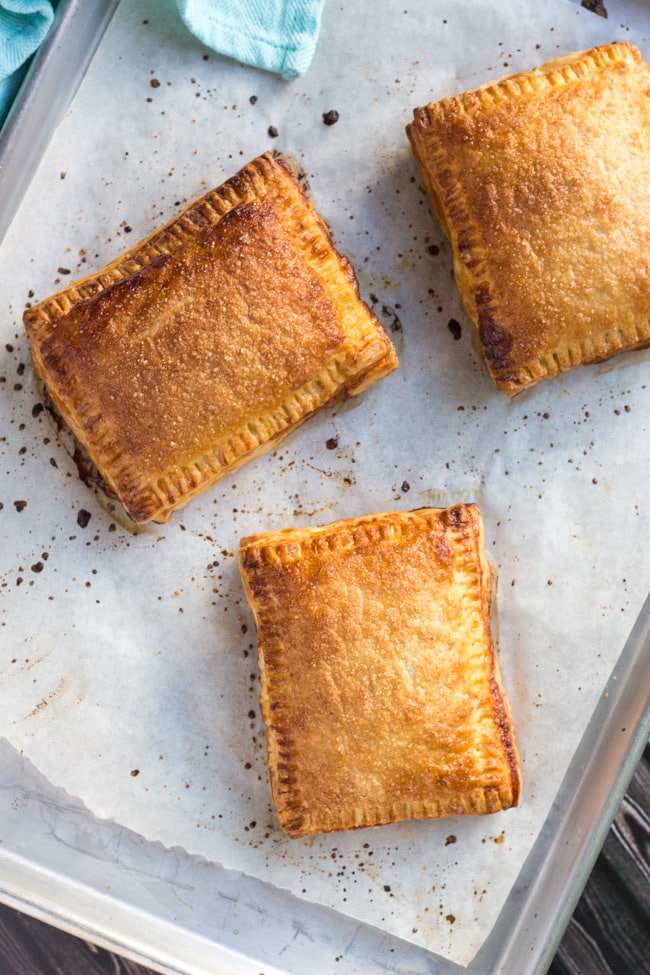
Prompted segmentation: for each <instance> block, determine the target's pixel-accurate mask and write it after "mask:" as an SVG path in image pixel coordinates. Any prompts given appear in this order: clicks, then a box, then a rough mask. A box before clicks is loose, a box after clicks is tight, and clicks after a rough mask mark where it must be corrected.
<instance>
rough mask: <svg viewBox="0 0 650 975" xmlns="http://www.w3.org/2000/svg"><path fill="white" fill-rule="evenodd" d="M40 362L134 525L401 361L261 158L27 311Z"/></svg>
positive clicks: (291, 181) (292, 186)
mask: <svg viewBox="0 0 650 975" xmlns="http://www.w3.org/2000/svg"><path fill="white" fill-rule="evenodd" d="M24 323H25V328H26V331H27V334H28V336H29V339H30V344H31V349H32V354H33V358H34V363H35V366H36V370H37V372H38V373H39V375H40V376H41V378H42V379H43V380H44V382H45V385H46V387H47V390H48V392H49V394H50V396H51V397H52V399H53V401H54V403H55V405H56V407H57V409H58V411H59V412H60V414H61V416H62V417H63V419H64V420H65V422H66V423H67V424H68V426H69V427H70V428H71V430H72V431H73V433H74V434H75V435H76V437H77V438H78V440H79V441H80V442H81V444H82V445H83V446H84V447H85V449H86V451H87V452H88V454H89V455H90V458H91V460H92V461H93V462H94V464H95V465H96V467H97V468H98V470H99V472H100V474H101V475H102V477H103V479H104V481H105V482H106V484H107V486H108V487H109V489H111V490H112V491H113V492H114V493H115V494H116V495H117V497H118V498H119V500H120V501H121V503H122V504H123V506H124V508H125V509H126V511H127V513H128V514H129V515H130V516H131V518H132V519H133V520H134V521H136V522H147V521H151V520H154V521H159V522H162V521H165V520H166V519H167V518H168V517H169V515H170V513H171V512H172V511H173V510H174V509H175V508H178V507H179V506H181V505H183V504H185V503H186V502H187V501H188V500H189V499H190V498H191V497H193V496H194V495H196V494H198V493H199V492H201V491H204V490H205V489H206V488H208V487H210V486H211V485H212V484H214V483H215V481H217V480H218V479H219V478H220V477H222V476H223V475H224V474H226V473H228V472H230V471H233V470H235V469H236V468H237V467H239V466H240V465H241V464H242V463H243V462H244V461H247V460H249V459H250V458H252V457H254V456H256V455H257V454H259V453H261V452H262V451H265V450H268V449H269V448H270V447H272V446H273V445H275V444H276V443H278V441H279V440H281V439H282V438H283V437H285V436H286V435H287V434H288V433H289V432H290V431H291V430H293V429H294V428H295V427H296V426H298V425H299V424H300V423H302V422H303V421H304V420H305V419H306V418H307V417H308V416H310V414H313V413H314V412H315V411H317V410H319V409H320V408H321V407H323V406H325V405H330V404H332V403H334V402H336V401H338V400H341V399H344V398H345V397H347V396H352V395H355V394H357V393H360V392H361V391H362V390H364V389H365V388H366V387H367V386H369V385H370V384H371V383H373V382H375V381H376V380H377V379H380V378H381V377H383V376H385V375H387V374H388V373H389V372H391V371H392V370H393V369H394V368H395V367H396V366H397V359H396V356H395V352H394V349H393V347H392V344H391V342H390V340H389V338H388V336H387V335H386V333H385V332H384V330H383V328H382V327H381V325H380V323H379V322H378V320H377V319H376V317H375V316H374V315H373V314H372V312H371V311H370V309H369V308H368V307H367V306H366V305H365V304H364V303H363V302H362V301H361V299H360V297H359V291H358V286H357V282H356V278H355V275H354V273H353V271H352V268H351V266H350V264H349V262H348V261H347V260H346V259H345V258H344V257H343V256H342V255H341V254H339V253H338V252H337V250H336V249H335V247H334V245H333V243H332V240H331V238H330V235H329V233H328V230H327V228H326V226H325V224H324V222H323V220H322V219H321V218H320V216H319V215H318V213H317V212H316V210H315V209H314V207H313V206H312V204H311V203H310V202H309V200H308V199H307V197H306V195H305V193H304V192H303V189H302V186H301V184H300V182H299V180H298V178H297V177H296V175H294V173H293V171H292V170H291V168H290V167H289V166H288V164H286V163H285V161H284V160H283V159H281V158H276V157H275V156H272V155H270V154H266V155H263V156H260V157H258V158H257V159H255V160H253V161H252V162H251V163H250V164H249V165H247V166H245V167H244V168H243V169H242V170H241V171H240V172H239V173H238V174H237V175H235V176H234V177H233V178H231V179H229V180H228V181H227V182H226V183H224V184H223V185H222V186H220V187H219V188H218V189H214V190H212V191H211V192H209V193H207V194H206V195H205V196H203V197H202V198H200V199H198V200H196V201H195V202H194V203H192V204H191V205H190V206H189V207H188V208H186V209H185V210H184V212H183V213H181V214H180V215H179V216H177V217H176V218H175V219H174V220H172V221H171V223H168V224H167V225H166V226H164V227H163V228H162V229H160V230H158V231H157V232H156V233H154V234H153V235H152V236H150V237H148V238H147V239H145V240H143V241H141V242H140V243H139V244H137V245H136V246H135V247H134V248H133V249H131V250H129V251H128V252H127V253H126V254H123V255H122V256H120V257H119V258H118V259H117V260H116V261H114V262H113V263H112V264H109V265H108V266H107V267H105V268H104V269H103V270H102V271H100V272H99V273H97V274H94V275H92V276H90V277H87V278H84V279H83V280H81V281H78V282H75V283H74V284H72V285H71V286H70V287H69V288H66V290H65V291H62V292H60V293H59V294H57V295H54V296H53V297H51V298H49V299H47V300H46V301H43V302H41V303H40V304H38V305H36V306H34V307H32V308H30V309H28V310H27V311H26V312H25V315H24Z"/></svg>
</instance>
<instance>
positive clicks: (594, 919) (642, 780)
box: [0, 745, 650, 975]
mask: <svg viewBox="0 0 650 975" xmlns="http://www.w3.org/2000/svg"><path fill="white" fill-rule="evenodd" d="M0 975H150V973H149V972H148V970H147V969H145V968H143V967H142V966H141V965H136V964H134V963H133V962H131V961H128V960H126V959H124V958H120V957H118V956H117V955H114V954H112V953H111V952H108V951H104V950H103V949H101V948H97V947H95V946H94V945H92V944H89V943H88V942H86V941H82V940H80V939H78V938H74V937H71V936H70V935H68V934H64V933H63V932H62V931H59V930H57V929H55V928H51V927H49V926H48V925H46V924H43V923H42V922H40V921H36V920H34V919H33V918H31V917H27V916H26V915H23V914H19V913H18V912H16V911H13V910H11V909H10V908H8V907H5V906H4V905H0ZM214 975H219V973H218V972H215V973H214ZM332 975H335V973H334V972H333V973H332ZM549 975H650V745H649V746H648V747H647V748H646V750H645V753H644V755H643V758H642V760H641V762H640V763H639V765H638V767H637V769H636V772H635V775H634V778H633V779H632V782H631V783H630V786H629V789H628V791H627V793H626V795H625V799H624V801H623V803H622V804H621V807H620V809H619V811H618V814H617V816H616V819H615V820H614V823H613V824H612V828H611V829H610V831H609V833H608V835H607V838H606V840H605V844H604V846H603V849H602V852H601V854H600V857H599V858H598V861H597V863H596V865H595V867H594V869H593V871H592V874H591V877H590V878H589V881H588V883H587V886H586V888H585V891H584V893H583V895H582V897H581V899H580V901H579V903H578V905H577V907H576V910H575V912H574V914H573V917H572V919H571V921H570V923H569V925H568V928H567V931H566V933H565V935H564V938H563V940H562V942H561V944H560V947H559V950H558V952H557V954H556V956H555V959H554V961H553V963H552V965H551V967H550V969H549Z"/></svg>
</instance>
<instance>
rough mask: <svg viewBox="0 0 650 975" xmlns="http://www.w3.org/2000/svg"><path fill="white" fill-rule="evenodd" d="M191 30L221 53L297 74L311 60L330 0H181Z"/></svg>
mask: <svg viewBox="0 0 650 975" xmlns="http://www.w3.org/2000/svg"><path fill="white" fill-rule="evenodd" d="M177 2H178V9H179V11H180V14H181V17H182V18H183V20H184V21H185V24H186V25H187V27H188V28H189V29H190V31H191V32H192V33H193V34H195V35H196V37H198V38H199V39H200V40H201V41H203V43H204V44H206V45H207V46H208V47H211V48H212V49H213V50H214V51H218V52H219V53H220V54H225V55H227V56H228V57H231V58H234V59H235V60H236V61H241V62H243V63H244V64H251V65H254V66H255V67H258V68H264V69H265V70H266V71H274V72H276V73H277V74H281V75H282V77H283V78H297V77H298V76H299V75H301V74H304V73H305V71H306V70H307V68H308V67H309V65H310V63H311V59H312V57H313V54H314V49H315V47H316V41H317V39H318V32H319V30H320V18H321V11H322V9H323V4H324V2H325V0H177Z"/></svg>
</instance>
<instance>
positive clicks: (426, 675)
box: [240, 504, 520, 836]
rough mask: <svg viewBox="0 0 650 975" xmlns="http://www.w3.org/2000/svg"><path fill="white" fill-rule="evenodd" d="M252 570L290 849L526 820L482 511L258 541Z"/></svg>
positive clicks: (378, 520) (265, 703)
mask: <svg viewBox="0 0 650 975" xmlns="http://www.w3.org/2000/svg"><path fill="white" fill-rule="evenodd" d="M240 569H241V574H242V579H243V582H244V586H245V590H246V593H247V596H248V599H249V602H250V605H251V607H252V610H253V613H254V616H255V621H256V625H257V631H258V640H259V660H260V682H261V691H260V694H261V706H262V715H263V718H264V721H265V722H266V725H267V735H268V739H267V744H268V764H269V770H270V780H271V789H272V794H273V799H274V802H275V805H276V809H277V813H278V818H279V821H280V824H281V826H282V828H283V829H284V830H285V831H286V832H287V833H288V834H289V835H290V836H302V835H304V834H308V833H317V832H325V831H330V830H345V829H353V828H356V827H361V826H377V825H380V824H382V823H391V822H396V821H399V820H405V819H427V818H439V817H444V816H458V815H462V814H472V813H492V812H496V811H498V810H502V809H507V808H509V807H510V806H514V805H516V804H517V802H518V799H519V792H520V772H519V761H518V756H517V750H516V746H515V742H514V737H513V731H512V726H511V725H512V722H511V717H510V710H509V706H508V701H507V698H506V695H505V692H504V690H503V687H502V684H501V678H500V675H499V668H498V664H497V660H496V656H495V648H494V645H493V641H492V637H491V633H490V591H491V578H490V571H489V568H488V565H487V563H486V560H485V555H484V551H483V527H482V521H481V516H480V512H479V510H478V508H477V507H476V506H475V505H463V504H458V505H455V506H453V507H450V508H423V509H420V510H417V511H412V512H406V513H397V512H394V513H391V512H389V513H384V514H372V515H367V516H365V517H361V518H352V519H349V520H345V521H338V522H334V523H333V524H330V525H326V526H324V527H318V528H311V529H285V530H280V531H269V532H266V533H262V534H258V535H253V536H250V537H248V538H244V539H242V541H241V544H240Z"/></svg>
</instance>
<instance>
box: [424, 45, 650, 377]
mask: <svg viewBox="0 0 650 975" xmlns="http://www.w3.org/2000/svg"><path fill="white" fill-rule="evenodd" d="M407 134H408V138H409V140H410V144H411V147H412V150H413V153H414V156H415V158H416V160H417V163H418V165H419V168H420V171H421V174H422V178H423V181H424V184H425V187H426V189H427V191H428V193H429V196H430V198H431V201H432V205H433V208H434V210H435V213H436V215H437V217H438V219H439V221H440V223H441V225H442V228H443V230H444V231H445V232H446V234H447V236H448V238H449V241H450V246H451V250H452V255H453V262H454V271H455V278H456V282H457V285H458V289H459V291H460V295H461V297H462V299H463V302H464V304H465V306H466V309H467V311H468V314H469V316H470V318H471V319H472V320H473V321H474V323H475V325H476V326H477V328H478V335H479V339H480V343H481V347H482V351H483V353H484V356H485V359H486V362H487V367H488V370H489V373H490V374H491V376H492V378H493V380H494V382H495V383H496V386H497V388H498V389H499V390H502V391H504V392H505V393H507V394H508V395H509V396H514V395H515V394H516V393H518V392H520V391H521V390H523V389H526V388H527V387H530V386H532V385H534V384H535V383H537V382H539V380H541V379H544V378H545V377H551V376H555V375H557V374H559V373H563V372H565V371H566V370H568V369H570V368H572V367H574V366H579V365H584V364H588V363H594V362H599V361H602V360H605V359H609V358H610V357H612V356H614V355H617V354H618V353H621V352H626V351H629V350H633V349H640V348H643V347H646V346H648V345H650V265H649V260H648V254H650V66H649V65H648V64H646V63H645V62H644V61H643V60H642V58H641V55H640V53H639V51H638V50H637V49H636V48H635V47H633V46H632V45H631V44H629V43H625V42H623V43H614V44H610V45H605V46H602V47H598V48H593V49H591V50H588V51H583V52H578V53H574V54H570V55H567V56H564V57H561V58H558V59H556V60H554V61H550V62H548V63H547V64H544V65H542V66H541V67H540V68H537V69H535V70H533V71H529V72H525V73H521V74H515V75H511V76H509V77H506V78H504V79H502V80H500V81H498V82H495V83H493V84H488V85H486V86H484V87H482V88H480V89H478V90H476V91H468V92H465V93H464V94H460V95H457V96H454V97H449V98H444V99H442V100H441V101H436V102H431V103H430V104H428V105H426V106H425V107H421V108H417V109H416V110H415V112H414V117H413V121H412V122H411V123H410V124H409V125H408V126H407Z"/></svg>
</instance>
